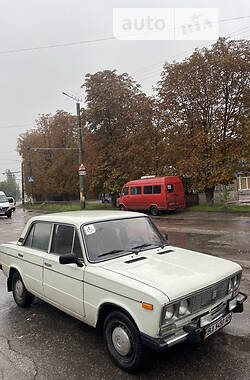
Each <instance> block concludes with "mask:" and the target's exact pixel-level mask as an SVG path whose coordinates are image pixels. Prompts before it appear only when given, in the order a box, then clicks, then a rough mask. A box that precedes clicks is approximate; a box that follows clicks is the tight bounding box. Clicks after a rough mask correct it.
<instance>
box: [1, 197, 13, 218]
mask: <svg viewBox="0 0 250 380" xmlns="http://www.w3.org/2000/svg"><path fill="white" fill-rule="evenodd" d="M0 215H5V216H7V218H11V215H12V210H11V208H10V204H9V200H8V198H7V197H6V195H5V193H4V192H3V191H0Z"/></svg>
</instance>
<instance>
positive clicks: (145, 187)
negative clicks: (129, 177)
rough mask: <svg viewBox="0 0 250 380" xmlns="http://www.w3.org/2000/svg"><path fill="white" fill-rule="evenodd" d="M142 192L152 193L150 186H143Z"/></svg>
mask: <svg viewBox="0 0 250 380" xmlns="http://www.w3.org/2000/svg"><path fill="white" fill-rule="evenodd" d="M143 192H144V194H152V186H144V188H143Z"/></svg>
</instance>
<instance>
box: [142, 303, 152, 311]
mask: <svg viewBox="0 0 250 380" xmlns="http://www.w3.org/2000/svg"><path fill="white" fill-rule="evenodd" d="M142 307H143V308H144V309H148V310H153V305H151V304H150V303H146V302H142Z"/></svg>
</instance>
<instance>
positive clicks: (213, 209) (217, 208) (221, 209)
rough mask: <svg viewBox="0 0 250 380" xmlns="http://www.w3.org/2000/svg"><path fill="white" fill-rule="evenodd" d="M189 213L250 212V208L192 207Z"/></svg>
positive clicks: (223, 206)
mask: <svg viewBox="0 0 250 380" xmlns="http://www.w3.org/2000/svg"><path fill="white" fill-rule="evenodd" d="M187 211H208V212H250V206H225V205H217V206H205V205H198V206H191V207H188V208H187Z"/></svg>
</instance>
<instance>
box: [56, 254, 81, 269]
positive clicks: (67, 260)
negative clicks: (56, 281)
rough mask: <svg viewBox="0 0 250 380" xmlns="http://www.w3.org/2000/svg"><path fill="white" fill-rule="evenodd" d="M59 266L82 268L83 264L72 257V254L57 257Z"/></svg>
mask: <svg viewBox="0 0 250 380" xmlns="http://www.w3.org/2000/svg"><path fill="white" fill-rule="evenodd" d="M59 263H60V264H76V265H77V266H78V267H80V268H82V267H83V263H82V262H81V260H80V259H79V258H78V257H76V256H75V255H73V254H72V253H66V255H62V256H59Z"/></svg>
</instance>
